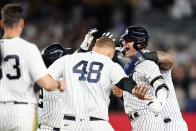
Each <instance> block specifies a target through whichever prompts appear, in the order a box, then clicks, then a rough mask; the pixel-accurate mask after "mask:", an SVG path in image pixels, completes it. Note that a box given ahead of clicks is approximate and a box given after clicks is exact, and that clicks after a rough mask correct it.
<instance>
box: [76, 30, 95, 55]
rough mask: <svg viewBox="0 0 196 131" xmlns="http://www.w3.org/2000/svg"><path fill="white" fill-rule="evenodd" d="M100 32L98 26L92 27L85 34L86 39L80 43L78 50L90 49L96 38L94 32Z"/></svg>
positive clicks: (85, 50)
mask: <svg viewBox="0 0 196 131" xmlns="http://www.w3.org/2000/svg"><path fill="white" fill-rule="evenodd" d="M96 32H98V30H97V29H96V28H93V29H90V30H89V32H88V33H87V34H86V35H85V38H84V41H83V42H82V44H81V45H80V48H79V49H78V52H87V51H89V47H90V46H91V44H92V41H93V39H94V36H93V34H94V33H96Z"/></svg>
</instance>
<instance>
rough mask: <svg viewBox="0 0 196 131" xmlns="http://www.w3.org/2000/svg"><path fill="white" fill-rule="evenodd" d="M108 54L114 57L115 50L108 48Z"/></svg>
mask: <svg viewBox="0 0 196 131" xmlns="http://www.w3.org/2000/svg"><path fill="white" fill-rule="evenodd" d="M107 56H108V57H109V58H111V59H112V58H113V57H114V51H112V50H108V52H107Z"/></svg>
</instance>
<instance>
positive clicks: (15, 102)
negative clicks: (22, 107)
mask: <svg viewBox="0 0 196 131" xmlns="http://www.w3.org/2000/svg"><path fill="white" fill-rule="evenodd" d="M0 103H3V104H6V103H14V104H28V102H18V101H5V102H0Z"/></svg>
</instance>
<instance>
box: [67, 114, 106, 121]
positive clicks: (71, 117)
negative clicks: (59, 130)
mask: <svg viewBox="0 0 196 131" xmlns="http://www.w3.org/2000/svg"><path fill="white" fill-rule="evenodd" d="M89 118H90V121H99V120H104V119H101V118H96V117H91V116H90V117H89ZM64 119H65V120H71V121H75V120H76V117H75V116H67V115H64ZM82 120H83V119H80V121H82Z"/></svg>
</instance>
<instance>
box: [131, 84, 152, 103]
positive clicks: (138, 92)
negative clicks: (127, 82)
mask: <svg viewBox="0 0 196 131" xmlns="http://www.w3.org/2000/svg"><path fill="white" fill-rule="evenodd" d="M148 90H149V88H148V87H146V86H139V85H137V86H135V87H134V88H133V90H132V94H133V95H135V96H137V97H138V98H139V99H141V100H151V99H152V98H150V97H149V96H147V95H146V93H147V91H148Z"/></svg>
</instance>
